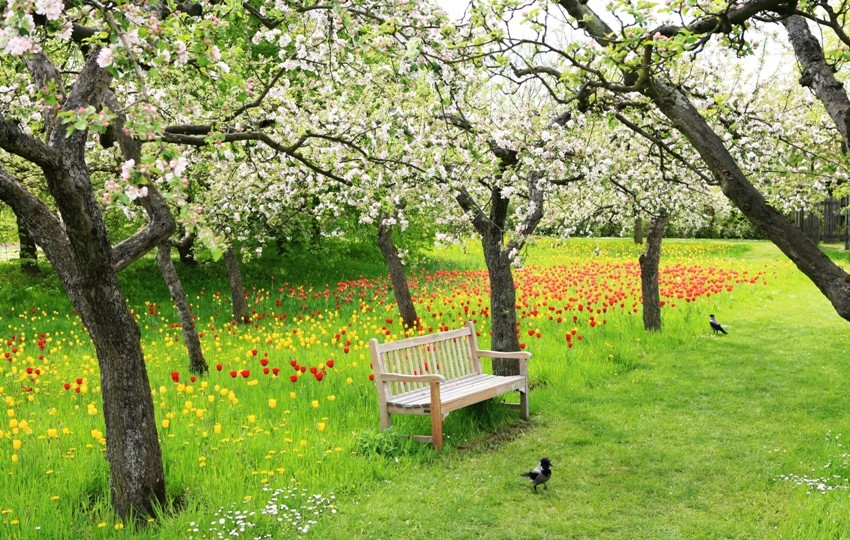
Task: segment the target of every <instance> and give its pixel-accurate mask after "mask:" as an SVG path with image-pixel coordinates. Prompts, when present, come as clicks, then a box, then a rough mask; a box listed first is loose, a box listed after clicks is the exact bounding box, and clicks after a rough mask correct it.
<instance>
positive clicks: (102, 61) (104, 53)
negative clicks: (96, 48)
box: [97, 45, 114, 68]
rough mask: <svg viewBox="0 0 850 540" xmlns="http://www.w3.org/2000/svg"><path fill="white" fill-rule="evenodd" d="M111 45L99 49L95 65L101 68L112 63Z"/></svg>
mask: <svg viewBox="0 0 850 540" xmlns="http://www.w3.org/2000/svg"><path fill="white" fill-rule="evenodd" d="M113 52H114V51H113V49H112V46H111V45H110V46H109V47H105V48H103V49H101V50H100V54H98V55H97V65H99V66H100V67H102V68H105V67H109V66H111V65H112V61H113V60H114V58H113V56H112V53H113Z"/></svg>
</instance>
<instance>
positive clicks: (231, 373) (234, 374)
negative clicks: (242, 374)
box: [230, 369, 239, 379]
mask: <svg viewBox="0 0 850 540" xmlns="http://www.w3.org/2000/svg"><path fill="white" fill-rule="evenodd" d="M237 375H239V372H237V371H236V370H235V369H234V370H233V371H231V372H230V376H231V377H233V378H234V379H235V378H236V376H237Z"/></svg>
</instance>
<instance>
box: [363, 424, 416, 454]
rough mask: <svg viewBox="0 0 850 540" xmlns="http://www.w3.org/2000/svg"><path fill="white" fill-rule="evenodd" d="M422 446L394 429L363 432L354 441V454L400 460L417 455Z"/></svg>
mask: <svg viewBox="0 0 850 540" xmlns="http://www.w3.org/2000/svg"><path fill="white" fill-rule="evenodd" d="M421 448H422V445H421V444H419V443H417V442H416V441H414V440H413V439H411V438H410V437H409V436H408V435H405V434H403V433H400V432H398V431H396V430H395V429H394V428H389V429H386V430H383V431H382V430H380V429H368V430H364V431H361V432H360V433H359V434H358V435H357V438H356V439H355V440H354V452H355V453H356V454H357V455H358V456H363V457H366V458H369V459H374V458H383V459H398V458H400V457H402V456H406V455H410V454H415V453H416V452H417V451H418V450H421Z"/></svg>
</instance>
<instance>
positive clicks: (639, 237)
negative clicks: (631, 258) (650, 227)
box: [634, 217, 643, 245]
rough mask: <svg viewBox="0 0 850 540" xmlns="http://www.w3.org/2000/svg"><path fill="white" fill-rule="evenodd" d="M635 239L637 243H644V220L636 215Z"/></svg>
mask: <svg viewBox="0 0 850 540" xmlns="http://www.w3.org/2000/svg"><path fill="white" fill-rule="evenodd" d="M634 240H635V244H638V245H641V244H643V220H642V219H640V218H639V217H635V230H634Z"/></svg>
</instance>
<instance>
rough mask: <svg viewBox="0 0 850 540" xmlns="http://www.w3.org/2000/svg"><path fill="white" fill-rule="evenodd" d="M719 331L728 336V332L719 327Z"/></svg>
mask: <svg viewBox="0 0 850 540" xmlns="http://www.w3.org/2000/svg"><path fill="white" fill-rule="evenodd" d="M719 330H720V331H721V332H723V333H724V334H728V333H729V332H727V331H726V330H724V329H723V327H720V328H719Z"/></svg>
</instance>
